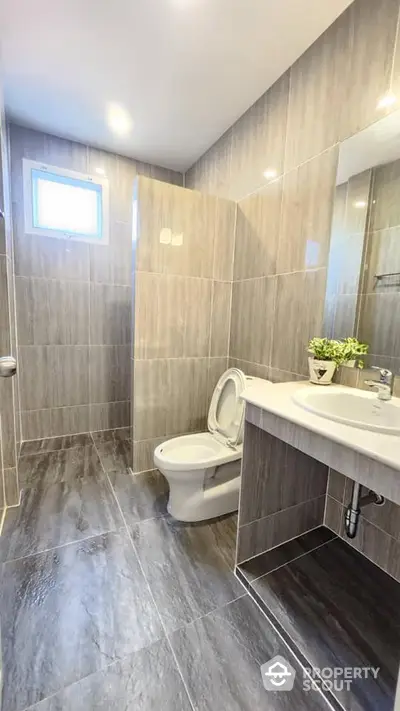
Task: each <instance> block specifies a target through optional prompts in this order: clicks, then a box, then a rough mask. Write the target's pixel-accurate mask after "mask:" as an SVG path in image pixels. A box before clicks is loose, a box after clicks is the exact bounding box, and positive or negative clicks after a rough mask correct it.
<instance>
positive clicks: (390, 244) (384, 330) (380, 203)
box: [358, 160, 400, 376]
mask: <svg viewBox="0 0 400 711" xmlns="http://www.w3.org/2000/svg"><path fill="white" fill-rule="evenodd" d="M371 197H372V200H371V215H370V224H369V231H368V243H367V249H366V258H365V271H364V281H363V286H362V300H361V309H360V324H359V331H358V337H359V338H360V340H364V341H365V342H366V343H368V344H369V346H370V356H369V358H368V362H369V363H370V364H373V365H379V366H381V367H386V368H389V369H390V370H392V371H393V372H394V373H397V374H398V375H399V376H400V331H399V328H398V324H399V322H400V276H399V274H400V160H397V161H394V162H393V163H388V164H386V165H382V166H379V167H378V168H375V169H374V176H373V191H372V196H371ZM394 272H398V275H397V276H393V277H386V278H384V279H382V280H379V281H378V280H377V279H376V278H375V275H376V274H387V273H394Z"/></svg>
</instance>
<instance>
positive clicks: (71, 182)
mask: <svg viewBox="0 0 400 711" xmlns="http://www.w3.org/2000/svg"><path fill="white" fill-rule="evenodd" d="M23 164H24V210H25V232H27V233H29V234H37V235H44V236H46V237H58V238H66V237H67V238H68V239H72V240H81V241H85V242H96V243H99V244H107V243H108V199H109V198H108V180H107V178H95V177H93V176H91V175H82V174H81V173H76V172H75V171H72V170H61V169H59V168H55V167H54V166H51V165H43V164H42V163H37V162H36V161H32V160H26V159H25V158H24V161H23Z"/></svg>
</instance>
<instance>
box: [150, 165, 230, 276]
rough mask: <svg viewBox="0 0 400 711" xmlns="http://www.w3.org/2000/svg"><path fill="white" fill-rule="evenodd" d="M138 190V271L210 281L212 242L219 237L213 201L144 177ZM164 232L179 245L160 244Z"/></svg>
mask: <svg viewBox="0 0 400 711" xmlns="http://www.w3.org/2000/svg"><path fill="white" fill-rule="evenodd" d="M138 190H139V225H140V226H139V241H138V247H137V259H136V267H137V269H138V271H146V272H161V273H164V274H175V275H181V276H196V277H207V278H211V277H212V275H213V255H214V241H215V238H216V235H218V236H219V234H218V226H219V225H218V223H217V222H216V210H217V204H218V200H217V198H215V197H211V196H209V195H203V194H202V193H199V192H197V191H192V190H185V189H183V188H178V187H175V186H172V185H167V184H166V183H161V182H159V181H156V180H148V179H146V178H140V179H139V182H138ZM165 229H167V230H170V231H171V235H172V240H173V238H174V235H175V236H181V237H180V241H181V243H180V244H179V243H178V244H174V242H173V241H171V242H170V243H168V244H164V243H162V242H161V241H160V239H161V231H162V230H165ZM232 233H233V229H232ZM232 239H233V234H232Z"/></svg>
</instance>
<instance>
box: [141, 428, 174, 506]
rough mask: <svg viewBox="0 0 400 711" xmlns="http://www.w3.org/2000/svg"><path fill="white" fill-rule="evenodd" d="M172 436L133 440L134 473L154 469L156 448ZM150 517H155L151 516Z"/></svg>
mask: <svg viewBox="0 0 400 711" xmlns="http://www.w3.org/2000/svg"><path fill="white" fill-rule="evenodd" d="M167 439H170V437H167V436H165V437H154V438H152V439H143V440H141V441H139V442H133V466H132V470H133V473H134V474H135V473H137V472H146V471H151V470H153V469H154V467H155V464H154V450H155V449H156V447H158V446H159V445H160V444H162V443H163V442H165V441H166V440H167ZM148 518H153V517H152V516H149V517H148Z"/></svg>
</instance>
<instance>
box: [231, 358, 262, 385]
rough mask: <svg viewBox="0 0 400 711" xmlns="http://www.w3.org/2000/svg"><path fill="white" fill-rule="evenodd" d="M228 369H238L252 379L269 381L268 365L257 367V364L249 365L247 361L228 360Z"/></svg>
mask: <svg viewBox="0 0 400 711" xmlns="http://www.w3.org/2000/svg"><path fill="white" fill-rule="evenodd" d="M229 367H230V368H239V370H241V371H242V372H243V373H244V374H245V375H250V376H251V377H253V378H262V379H263V380H270V368H269V366H268V365H259V364H258V363H249V362H248V361H247V360H239V359H238V358H229Z"/></svg>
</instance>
